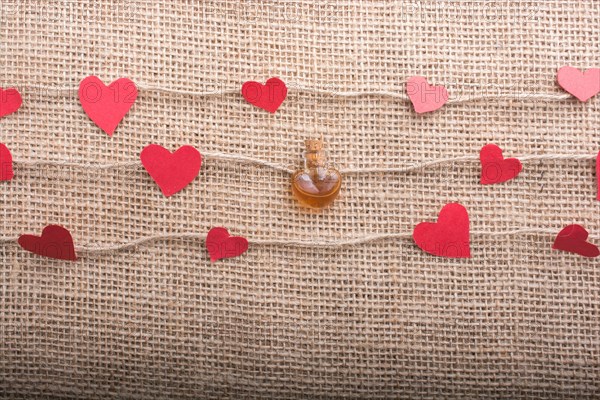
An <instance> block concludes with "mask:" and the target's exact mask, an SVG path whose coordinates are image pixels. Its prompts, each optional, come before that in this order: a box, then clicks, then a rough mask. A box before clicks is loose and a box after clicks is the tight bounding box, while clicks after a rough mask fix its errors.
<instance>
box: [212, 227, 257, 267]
mask: <svg viewBox="0 0 600 400" xmlns="http://www.w3.org/2000/svg"><path fill="white" fill-rule="evenodd" d="M206 249H207V250H208V254H209V255H210V261H211V262H215V261H217V260H220V259H222V258H231V257H237V256H240V255H242V254H244V253H245V252H246V251H247V250H248V240H247V239H246V238H244V237H241V236H230V235H229V232H228V231H227V229H225V228H221V227H217V228H212V229H211V230H210V231H209V232H208V235H207V236H206Z"/></svg>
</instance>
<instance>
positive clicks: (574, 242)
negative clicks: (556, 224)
mask: <svg viewBox="0 0 600 400" xmlns="http://www.w3.org/2000/svg"><path fill="white" fill-rule="evenodd" d="M588 236H589V234H588V231H586V230H585V228H584V227H583V226H581V225H576V224H573V225H569V226H567V227H565V228H564V229H563V230H562V231H560V232H559V233H558V235H557V236H556V239H555V240H554V244H553V245H552V248H553V249H555V250H563V251H568V252H570V253H575V254H579V255H582V256H584V257H592V258H593V257H598V256H599V255H600V250H598V247H597V246H595V245H593V244H592V243H589V242H588V241H587V238H588Z"/></svg>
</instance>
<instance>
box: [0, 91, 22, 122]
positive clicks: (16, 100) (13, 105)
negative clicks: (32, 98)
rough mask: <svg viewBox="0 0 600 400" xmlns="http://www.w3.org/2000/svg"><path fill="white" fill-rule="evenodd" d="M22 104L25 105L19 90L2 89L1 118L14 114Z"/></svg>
mask: <svg viewBox="0 0 600 400" xmlns="http://www.w3.org/2000/svg"><path fill="white" fill-rule="evenodd" d="M21 104H23V99H22V98H21V94H20V93H19V91H18V90H17V89H14V88H9V89H2V88H0V118H2V117H4V116H5V115H8V114H12V113H14V112H15V111H17V110H18V109H19V108H20V107H21Z"/></svg>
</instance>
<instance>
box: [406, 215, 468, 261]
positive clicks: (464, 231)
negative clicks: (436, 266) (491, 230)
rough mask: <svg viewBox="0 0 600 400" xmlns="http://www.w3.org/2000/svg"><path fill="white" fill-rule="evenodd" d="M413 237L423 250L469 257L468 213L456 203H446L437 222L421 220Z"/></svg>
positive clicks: (431, 252) (449, 255)
mask: <svg viewBox="0 0 600 400" xmlns="http://www.w3.org/2000/svg"><path fill="white" fill-rule="evenodd" d="M413 239H414V241H415V243H416V244H417V246H419V247H420V248H421V249H422V250H423V251H425V252H427V253H430V254H433V255H436V256H442V257H450V258H470V257H471V249H470V243H469V215H468V214H467V210H466V208H465V207H463V206H462V205H460V204H458V203H450V204H446V205H445V206H444V208H442V210H441V211H440V215H439V217H438V220H437V222H421V223H420V224H418V225H417V226H416V227H415V230H414V231H413Z"/></svg>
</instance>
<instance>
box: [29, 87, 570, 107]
mask: <svg viewBox="0 0 600 400" xmlns="http://www.w3.org/2000/svg"><path fill="white" fill-rule="evenodd" d="M30 87H35V88H38V89H43V90H48V91H55V92H59V93H63V92H70V93H77V92H78V90H79V88H78V87H54V86H30ZM136 87H137V88H138V90H142V91H149V92H159V93H167V94H179V95H184V96H194V97H208V96H219V95H226V94H240V93H241V88H231V89H220V90H205V91H196V90H183V89H172V88H165V87H159V86H152V85H144V84H136ZM288 90H296V91H298V92H305V93H315V94H323V95H326V96H337V97H367V96H380V97H389V98H396V99H400V100H404V101H409V100H410V99H409V97H408V95H407V94H405V93H402V92H399V91H393V90H359V91H343V90H333V89H319V88H315V87H310V86H304V85H293V84H290V85H288ZM571 98H573V96H571V95H570V94H567V93H565V94H552V93H535V92H532V93H498V94H477V95H474V94H463V95H459V96H456V97H452V95H451V97H450V99H449V100H448V101H447V102H446V104H459V103H466V102H476V101H482V100H549V101H553V100H554V101H560V100H567V99H571Z"/></svg>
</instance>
